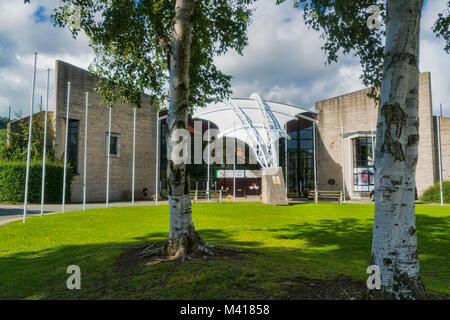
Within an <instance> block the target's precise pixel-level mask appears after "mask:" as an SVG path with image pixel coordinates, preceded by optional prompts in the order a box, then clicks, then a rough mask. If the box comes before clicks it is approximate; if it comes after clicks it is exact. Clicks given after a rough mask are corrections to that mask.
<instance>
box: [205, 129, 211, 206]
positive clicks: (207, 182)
mask: <svg viewBox="0 0 450 320" xmlns="http://www.w3.org/2000/svg"><path fill="white" fill-rule="evenodd" d="M210 139H211V136H210V125H209V121H208V163H207V168H208V172H207V179H208V180H207V181H206V192H207V193H206V194H207V196H208V201H209V179H210V177H209V170H210V169H209V156H210V149H209V144H210Z"/></svg>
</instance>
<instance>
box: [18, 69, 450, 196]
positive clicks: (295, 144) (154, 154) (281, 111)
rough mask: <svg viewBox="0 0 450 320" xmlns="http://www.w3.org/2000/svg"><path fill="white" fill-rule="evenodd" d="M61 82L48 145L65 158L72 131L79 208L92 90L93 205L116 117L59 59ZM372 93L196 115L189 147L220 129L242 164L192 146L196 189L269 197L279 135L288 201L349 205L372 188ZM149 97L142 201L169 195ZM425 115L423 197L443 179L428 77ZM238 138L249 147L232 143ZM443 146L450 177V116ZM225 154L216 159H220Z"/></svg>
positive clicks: (116, 149)
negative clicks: (307, 105) (213, 159)
mask: <svg viewBox="0 0 450 320" xmlns="http://www.w3.org/2000/svg"><path fill="white" fill-rule="evenodd" d="M55 78H56V79H55V102H56V105H55V111H54V112H52V113H51V119H52V121H51V125H50V126H49V134H48V135H49V143H50V144H51V145H52V146H53V148H54V150H55V155H56V157H57V158H61V159H62V158H63V155H64V142H65V128H66V125H69V140H68V141H69V144H68V156H69V160H70V163H71V164H72V167H73V168H74V173H75V177H74V180H73V182H72V186H71V190H72V202H80V201H81V200H82V194H83V157H84V127H85V121H86V119H85V98H86V92H88V93H89V114H88V143H87V145H88V147H87V177H88V181H87V190H88V192H87V201H90V202H93V201H105V198H106V183H107V167H106V164H107V160H108V153H107V150H108V148H107V141H108V116H109V114H108V113H109V111H108V108H105V107H102V106H101V105H100V97H99V95H98V94H97V93H96V92H95V91H94V89H95V87H96V85H97V81H98V79H97V78H96V77H95V76H93V75H91V74H89V73H88V72H87V71H85V70H82V69H80V68H77V67H75V66H73V65H70V64H68V63H65V62H62V61H56V75H55ZM68 82H70V83H71V89H70V101H69V102H70V103H69V106H70V107H69V117H68V119H66V111H67V110H66V106H67V83H68ZM367 93H368V89H365V90H360V91H356V92H352V93H348V94H345V95H342V96H339V97H335V98H330V99H327V100H322V101H319V102H317V103H316V104H315V110H307V109H303V108H299V107H295V106H290V105H286V104H283V103H277V102H273V101H267V100H264V99H261V98H260V97H259V96H258V95H252V97H250V98H249V99H230V100H229V101H224V102H221V103H218V104H213V105H210V106H208V107H207V108H205V109H197V110H196V111H195V112H194V114H193V116H192V117H190V118H189V128H188V130H189V133H190V135H191V141H193V142H194V141H197V142H199V144H197V146H200V149H201V150H205V149H206V148H207V146H208V143H207V141H206V140H207V139H205V134H206V132H207V131H208V128H210V129H216V131H217V132H218V134H217V136H216V137H215V138H217V141H219V140H221V141H222V146H221V149H222V151H221V152H220V153H222V154H223V155H224V157H226V155H230V154H231V156H232V159H235V161H236V163H235V164H233V163H232V162H230V161H226V158H224V161H223V163H212V164H210V165H208V164H206V163H205V161H202V159H201V158H202V154H201V155H200V156H199V155H198V154H196V152H195V148H197V147H196V143H195V142H194V143H192V147H191V157H192V159H191V160H192V161H191V163H192V165H190V166H189V168H190V182H191V189H197V190H206V189H208V188H209V189H211V190H218V189H222V190H225V191H226V192H227V193H228V194H232V192H233V189H234V190H235V192H236V196H237V197H242V196H258V195H259V194H260V193H261V168H262V167H264V166H265V165H266V164H265V162H264V161H269V160H267V159H269V158H270V157H271V156H272V153H271V151H270V150H268V149H267V148H269V147H270V146H271V144H269V142H268V141H269V140H270V139H272V140H276V141H272V142H274V143H275V142H276V145H277V149H278V152H277V153H276V154H275V155H273V158H272V160H270V161H272V162H273V164H275V165H278V166H280V167H281V168H283V172H284V177H285V182H286V189H287V193H288V196H289V197H304V196H306V195H307V193H308V192H309V191H310V190H313V189H314V188H315V187H316V186H317V188H318V190H330V191H331V190H336V191H338V190H339V191H340V190H345V192H346V195H347V198H350V199H360V198H364V197H367V196H368V195H369V192H370V190H372V189H373V154H374V146H375V142H376V141H375V136H376V134H375V133H376V121H377V105H376V104H375V103H374V101H373V100H371V99H369V98H368V97H367ZM142 100H143V106H142V108H141V109H137V111H136V115H137V117H136V149H135V150H136V153H135V154H136V158H135V159H136V162H135V195H136V198H137V199H139V198H143V197H147V198H148V197H151V195H152V194H154V193H155V192H156V190H158V193H160V194H161V195H162V196H166V195H167V152H168V151H167V111H161V112H160V113H159V115H157V112H156V107H155V106H154V105H151V104H150V103H149V97H148V96H146V95H143V96H142ZM133 110H134V106H132V105H129V104H125V103H123V102H121V101H119V102H117V103H115V104H114V107H113V108H112V114H111V118H112V121H111V139H110V141H111V143H110V150H111V151H110V158H109V161H110V173H109V200H110V201H120V200H129V199H130V195H131V188H132V167H133V166H132V158H133V157H132V150H133V144H132V142H133ZM263 114H265V117H264V116H262V115H263ZM157 118H158V120H157ZM419 118H420V129H419V130H420V141H419V159H418V163H417V172H416V187H417V193H418V195H419V196H420V194H421V193H422V192H423V191H424V190H425V189H426V188H428V187H429V186H431V185H433V184H434V183H436V182H437V181H438V179H439V172H438V148H437V145H438V142H437V140H438V139H437V138H438V134H437V133H438V131H437V130H438V126H437V121H438V118H437V117H433V115H432V98H431V81H430V73H422V74H421V75H420V89H419ZM25 120H26V119H25ZM267 120H269V121H267ZM18 121H23V119H22V120H18ZM18 121H15V122H12V123H10V124H9V130H13V131H14V130H17V128H18V125H17V123H18ZM157 122H158V126H157ZM157 128H158V130H159V132H158V133H157ZM157 135H158V136H159V141H157ZM202 136H203V139H202ZM234 137H236V138H238V139H239V140H240V142H241V143H239V142H238V143H236V144H234V143H233V141H234V140H233V138H234ZM265 137H266V138H265ZM215 138H214V139H215ZM242 140H245V142H246V143H244V141H242ZM440 144H441V147H442V148H441V152H442V169H443V170H442V172H443V178H444V180H450V118H440ZM218 150H219V148H218V149H217V150H216V151H214V152H213V153H210V155H211V156H212V155H213V154H214V156H216V155H217V153H218V152H219V151H218ZM255 159H256V161H252V160H255ZM264 159H265V160H264ZM157 160H158V161H157ZM270 161H269V162H270ZM273 164H272V165H273ZM314 164H316V166H315V165H314ZM156 181H158V182H156ZM157 184H158V185H157Z"/></svg>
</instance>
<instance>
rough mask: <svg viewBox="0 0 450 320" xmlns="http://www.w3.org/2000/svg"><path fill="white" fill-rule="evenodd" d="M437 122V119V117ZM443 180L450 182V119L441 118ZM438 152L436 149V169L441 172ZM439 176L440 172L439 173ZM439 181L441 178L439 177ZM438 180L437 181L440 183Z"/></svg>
mask: <svg viewBox="0 0 450 320" xmlns="http://www.w3.org/2000/svg"><path fill="white" fill-rule="evenodd" d="M435 120H437V118H436V117H435ZM440 120H441V121H440V129H441V130H440V131H441V136H440V139H441V159H442V179H443V180H445V181H450V118H440ZM436 140H437V139H436ZM436 143H437V141H436ZM438 159H439V158H438V151H437V148H436V169H437V170H439V162H438V161H439V160H438ZM437 174H439V171H438V173H437ZM438 179H439V176H438ZM438 179H437V181H439V180H438Z"/></svg>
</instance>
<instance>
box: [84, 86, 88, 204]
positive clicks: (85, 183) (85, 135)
mask: <svg viewBox="0 0 450 320" xmlns="http://www.w3.org/2000/svg"><path fill="white" fill-rule="evenodd" d="M88 105H89V93H88V92H86V113H85V116H84V160H83V167H84V168H83V211H84V210H86V189H87V182H86V171H87V138H88Z"/></svg>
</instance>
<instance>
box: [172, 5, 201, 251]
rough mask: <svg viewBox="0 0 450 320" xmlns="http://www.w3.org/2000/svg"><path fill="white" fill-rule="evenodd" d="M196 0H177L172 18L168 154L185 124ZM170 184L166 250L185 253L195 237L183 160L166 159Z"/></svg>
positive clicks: (185, 127)
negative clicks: (174, 138)
mask: <svg viewBox="0 0 450 320" xmlns="http://www.w3.org/2000/svg"><path fill="white" fill-rule="evenodd" d="M194 4H195V0H176V4H175V21H174V26H173V29H172V37H171V41H172V42H171V44H170V48H171V50H170V52H169V60H170V61H169V63H170V65H169V72H170V88H169V95H170V102H169V116H168V126H169V130H168V131H169V133H168V141H169V150H168V154H169V155H171V154H172V148H173V147H174V146H175V144H176V142H173V141H172V139H171V135H172V133H173V132H174V131H175V130H177V129H184V130H186V129H187V127H188V102H189V64H190V52H191V37H192V16H193V13H194ZM167 180H168V185H169V186H168V188H169V210H170V231H169V244H168V247H167V251H168V254H178V253H177V252H178V251H179V250H182V251H183V252H181V254H185V253H188V252H186V251H189V247H190V246H191V245H192V244H190V242H192V240H194V241H195V240H196V239H197V237H198V236H197V234H196V232H195V229H194V224H193V222H192V215H191V201H190V188H189V174H188V167H187V165H186V163H176V162H174V161H172V160H171V159H169V161H168V168H167Z"/></svg>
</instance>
